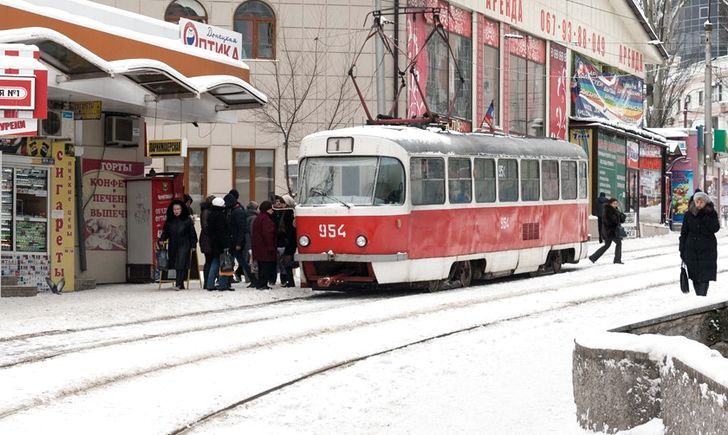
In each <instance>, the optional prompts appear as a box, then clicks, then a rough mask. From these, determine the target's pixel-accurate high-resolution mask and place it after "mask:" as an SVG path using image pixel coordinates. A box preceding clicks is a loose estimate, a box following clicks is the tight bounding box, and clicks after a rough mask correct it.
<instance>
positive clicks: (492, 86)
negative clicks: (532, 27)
mask: <svg viewBox="0 0 728 435" xmlns="http://www.w3.org/2000/svg"><path fill="white" fill-rule="evenodd" d="M483 65H484V66H483V97H484V98H483V102H484V105H485V110H488V107H489V106H490V103H491V101H492V102H493V107H494V109H495V110H494V112H493V125H500V116H499V113H500V107H499V103H498V101H499V98H500V86H499V84H500V81H499V76H500V74H499V72H500V50H499V49H498V48H497V47H491V46H490V45H486V46H485V47H484V50H483Z"/></svg>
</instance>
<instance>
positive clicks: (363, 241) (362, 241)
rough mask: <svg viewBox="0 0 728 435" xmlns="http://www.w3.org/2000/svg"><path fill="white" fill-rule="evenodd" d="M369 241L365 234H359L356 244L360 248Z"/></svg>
mask: <svg viewBox="0 0 728 435" xmlns="http://www.w3.org/2000/svg"><path fill="white" fill-rule="evenodd" d="M367 243H369V241H368V240H367V238H366V237H364V236H358V237H357V238H356V246H358V247H360V248H363V247H365V246H366V245H367Z"/></svg>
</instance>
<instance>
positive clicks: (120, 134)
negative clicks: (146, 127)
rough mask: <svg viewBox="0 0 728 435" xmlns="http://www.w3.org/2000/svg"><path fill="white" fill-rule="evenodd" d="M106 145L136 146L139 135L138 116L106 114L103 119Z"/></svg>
mask: <svg viewBox="0 0 728 435" xmlns="http://www.w3.org/2000/svg"><path fill="white" fill-rule="evenodd" d="M104 137H105V139H106V140H105V142H106V145H116V146H122V147H138V146H139V139H140V137H141V129H140V128H139V118H133V117H131V116H107V117H106V119H105V120H104Z"/></svg>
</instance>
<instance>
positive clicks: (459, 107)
mask: <svg viewBox="0 0 728 435" xmlns="http://www.w3.org/2000/svg"><path fill="white" fill-rule="evenodd" d="M450 45H451V47H452V51H453V53H454V54H455V60H456V62H457V69H459V70H460V75H458V71H457V70H456V69H455V67H454V65H455V63H451V65H452V72H451V73H450V77H452V80H453V86H452V89H453V90H454V95H453V97H455V96H457V100H456V101H455V108H454V110H453V113H452V114H453V116H457V117H458V118H463V119H470V118H471V107H472V99H473V97H472V84H471V83H472V75H473V73H472V70H473V47H472V42H471V41H470V39H469V38H465V37H462V36H459V35H455V34H452V33H451V34H450ZM460 77H462V81H461V80H460Z"/></svg>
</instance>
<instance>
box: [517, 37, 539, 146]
mask: <svg viewBox="0 0 728 435" xmlns="http://www.w3.org/2000/svg"><path fill="white" fill-rule="evenodd" d="M509 44H510V46H511V48H510V57H509V61H510V67H509V72H508V79H509V81H510V83H509V85H510V92H509V101H510V103H509V112H508V116H509V130H510V132H511V133H515V134H522V135H525V136H535V137H543V136H544V135H545V133H546V129H545V122H546V66H545V64H546V52H545V50H546V49H545V43H544V41H541V40H538V39H536V38H533V37H530V36H524V38H522V39H512V40H509Z"/></svg>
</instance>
